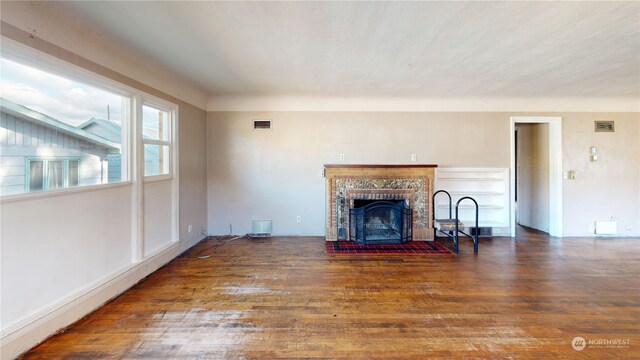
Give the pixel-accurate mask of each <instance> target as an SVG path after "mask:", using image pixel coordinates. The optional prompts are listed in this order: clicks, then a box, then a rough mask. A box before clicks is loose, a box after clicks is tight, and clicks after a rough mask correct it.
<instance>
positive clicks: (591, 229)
mask: <svg viewBox="0 0 640 360" xmlns="http://www.w3.org/2000/svg"><path fill="white" fill-rule="evenodd" d="M587 231H589V232H590V233H592V232H593V224H589V226H587Z"/></svg>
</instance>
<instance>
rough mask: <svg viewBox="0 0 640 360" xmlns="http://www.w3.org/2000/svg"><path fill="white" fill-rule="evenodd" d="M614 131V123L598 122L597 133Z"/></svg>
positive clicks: (607, 121)
mask: <svg viewBox="0 0 640 360" xmlns="http://www.w3.org/2000/svg"><path fill="white" fill-rule="evenodd" d="M614 130H615V128H614V125H613V121H610V120H606V121H605V120H596V132H613V131H614Z"/></svg>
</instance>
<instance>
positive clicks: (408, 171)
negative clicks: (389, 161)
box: [324, 164, 437, 241]
mask: <svg viewBox="0 0 640 360" xmlns="http://www.w3.org/2000/svg"><path fill="white" fill-rule="evenodd" d="M436 167H437V165H427V164H411V165H383V164H370V165H368V164H327V165H325V166H324V169H325V177H326V197H325V198H326V211H327V213H326V239H327V241H336V240H347V239H348V237H349V226H348V225H349V209H351V207H353V203H354V200H356V199H364V200H369V199H371V200H373V199H381V200H406V201H407V203H408V204H409V206H411V208H413V239H414V240H432V239H433V231H432V223H431V221H432V219H431V217H432V216H431V213H432V211H433V209H432V204H431V197H432V194H433V181H434V169H435V168H436Z"/></svg>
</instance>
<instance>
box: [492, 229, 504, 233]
mask: <svg viewBox="0 0 640 360" xmlns="http://www.w3.org/2000/svg"><path fill="white" fill-rule="evenodd" d="M493 233H494V234H502V229H500V228H493Z"/></svg>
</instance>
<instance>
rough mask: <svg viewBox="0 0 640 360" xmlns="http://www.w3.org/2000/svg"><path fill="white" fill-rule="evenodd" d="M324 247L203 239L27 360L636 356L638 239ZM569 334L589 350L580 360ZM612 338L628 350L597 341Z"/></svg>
mask: <svg viewBox="0 0 640 360" xmlns="http://www.w3.org/2000/svg"><path fill="white" fill-rule="evenodd" d="M439 241H443V240H439ZM442 243H443V244H444V245H445V246H447V247H450V244H449V243H448V242H446V241H443V242H442ZM324 249H325V248H324V242H323V239H322V238H320V237H275V238H269V239H260V240H256V239H239V240H235V241H232V242H230V243H228V244H225V245H224V246H220V247H218V246H216V241H214V240H208V241H204V242H202V243H200V244H198V245H197V246H195V247H194V248H193V249H191V250H190V251H188V252H187V253H185V254H183V255H182V256H180V257H178V258H176V259H175V260H173V261H172V262H171V263H169V264H167V265H166V266H164V267H163V268H161V269H160V270H158V271H157V272H155V273H154V274H152V275H151V276H149V277H148V278H147V279H145V280H144V281H142V282H140V283H139V284H137V285H136V286H134V287H133V288H131V289H129V290H128V291H126V292H125V293H123V294H122V295H120V296H119V297H117V298H116V299H114V300H112V301H111V302H109V303H108V304H106V305H105V306H103V307H101V308H100V309H98V310H96V311H95V312H93V313H92V314H90V315H88V316H87V317H85V318H83V319H82V320H80V321H78V322H77V323H76V324H74V325H72V326H70V327H69V328H68V329H67V330H66V331H65V332H63V333H61V334H58V335H55V336H53V337H52V338H50V339H49V340H47V341H45V342H44V343H42V344H40V345H39V346H37V347H35V348H34V349H32V350H31V351H30V352H28V353H26V354H25V355H24V356H23V357H24V358H25V359H51V358H61V359H62V358H69V359H100V358H109V359H178V358H179V359H201V358H206V359H238V358H248V359H294V358H295V359H299V358H313V359H335V358H349V359H424V358H429V359H438V358H441V359H450V358H460V359H494V358H495V359H498V358H500V359H502V358H518V359H558V358H574V357H576V358H577V357H580V358H587V359H607V358H611V359H624V358H640V290H639V289H640V239H611V238H607V239H595V238H563V239H557V238H551V237H549V236H547V235H545V234H542V233H538V232H531V231H526V230H521V231H519V234H518V236H517V238H516V239H511V238H494V239H483V240H481V244H480V254H479V255H477V256H474V255H473V253H472V247H471V245H470V244H469V243H461V254H460V255H434V256H402V255H389V256H379V255H373V256H367V255H339V256H330V255H327V254H325V251H324ZM207 255H208V256H209V257H207V258H199V257H200V256H207ZM576 336H581V337H583V338H585V339H586V340H587V341H588V340H592V341H595V342H593V343H592V344H591V345H588V346H587V348H585V349H584V350H582V351H580V352H578V351H576V350H574V349H573V348H572V346H571V342H572V339H573V338H574V337H576ZM614 340H624V341H628V344H627V345H625V346H619V347H615V346H613V345H610V344H609V345H608V346H601V345H602V344H600V345H599V344H598V343H597V342H598V341H600V343H602V341H605V342H606V341H614Z"/></svg>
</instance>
